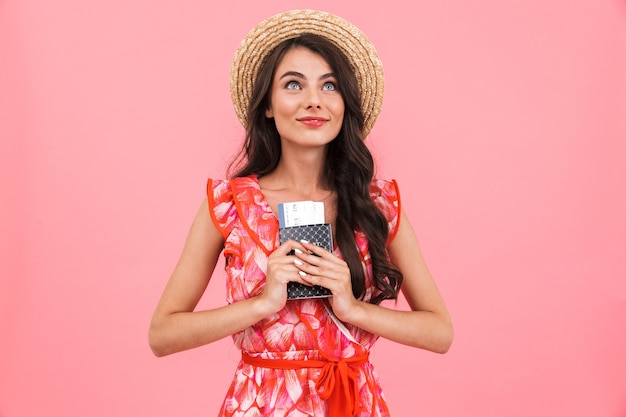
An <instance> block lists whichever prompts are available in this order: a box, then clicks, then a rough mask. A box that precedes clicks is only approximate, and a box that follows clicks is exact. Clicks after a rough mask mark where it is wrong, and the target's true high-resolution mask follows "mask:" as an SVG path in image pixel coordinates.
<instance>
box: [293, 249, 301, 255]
mask: <svg viewBox="0 0 626 417" xmlns="http://www.w3.org/2000/svg"><path fill="white" fill-rule="evenodd" d="M293 251H294V252H295V253H297V254H298V255H302V251H301V250H300V249H294V250H293Z"/></svg>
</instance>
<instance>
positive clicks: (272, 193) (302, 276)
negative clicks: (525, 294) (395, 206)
mask: <svg viewBox="0 0 626 417" xmlns="http://www.w3.org/2000/svg"><path fill="white" fill-rule="evenodd" d="M275 74H276V75H275V78H274V83H273V87H272V91H271V105H270V107H269V108H268V109H267V111H266V116H267V117H273V118H274V119H275V122H276V126H277V129H278V131H279V133H280V135H281V143H282V155H281V160H280V162H279V164H278V166H277V167H276V169H275V170H274V171H272V172H271V173H270V174H268V175H266V176H263V177H262V178H260V179H259V184H260V185H261V191H262V192H263V195H264V197H265V199H266V200H267V202H268V203H269V204H270V207H271V208H272V210H274V213H276V211H277V205H278V203H280V202H284V201H300V200H315V201H324V203H325V204H324V206H325V209H326V213H325V214H326V220H327V221H329V222H330V223H331V224H332V225H333V226H334V223H335V219H336V212H335V195H334V193H333V192H332V190H330V189H328V187H327V186H326V184H325V182H324V179H323V176H322V167H323V165H324V158H325V155H326V145H327V144H328V143H329V142H330V141H332V140H333V139H334V138H335V137H336V136H337V133H338V132H339V130H340V128H341V123H342V120H343V113H344V103H343V99H342V97H341V94H340V93H339V91H338V89H337V88H336V87H337V86H336V80H335V78H334V77H333V76H332V70H331V69H330V66H329V65H328V63H327V62H326V61H325V60H324V59H323V58H322V57H321V56H319V55H317V54H315V53H313V52H311V51H309V50H308V49H305V48H294V49H292V50H290V51H288V52H287V53H286V54H285V56H284V57H283V59H282V60H281V62H280V63H279V64H278V67H277V69H276V72H275ZM307 118H308V119H307ZM333 229H334V228H333ZM223 245H224V241H223V237H222V235H221V234H220V232H219V231H218V229H217V228H216V227H215V225H214V224H213V222H212V220H211V218H210V214H209V211H208V209H207V201H206V199H205V200H204V201H203V202H202V204H201V205H200V209H199V210H198V213H197V214H196V217H195V219H194V221H193V224H192V226H191V229H190V231H189V234H188V237H187V240H186V242H185V246H184V248H183V251H182V254H181V256H180V259H179V261H178V263H177V265H176V267H175V268H174V271H173V272H172V275H171V277H170V279H169V281H168V283H167V286H166V288H165V290H164V292H163V294H162V296H161V299H160V300H159V303H158V305H157V307H156V310H155V312H154V315H153V318H152V322H151V324H150V330H149V343H150V346H151V348H152V350H153V352H154V354H155V355H156V356H164V355H168V354H171V353H175V352H179V351H182V350H186V349H191V348H194V347H198V346H202V345H205V344H208V343H211V342H214V341H216V340H219V339H222V338H224V337H227V336H230V335H232V334H233V333H236V332H239V331H241V330H243V329H245V328H247V327H249V326H251V325H253V324H254V323H256V322H258V321H259V320H262V319H264V318H266V317H268V316H270V315H271V314H274V313H275V312H277V311H280V310H281V309H282V308H283V307H284V306H285V304H286V303H287V283H288V282H289V281H295V282H301V283H304V284H308V285H313V284H317V285H322V286H324V287H326V288H328V289H330V290H331V291H332V294H333V295H332V297H330V298H329V301H330V304H331V306H332V308H333V311H334V313H335V315H336V316H337V317H338V318H339V319H340V320H341V321H343V322H346V323H351V324H353V325H355V326H358V327H361V328H362V329H365V330H367V331H369V332H372V333H375V334H378V335H380V336H382V337H385V338H387V339H390V340H393V341H396V342H398V343H402V344H405V345H409V346H414V347H418V348H422V349H427V350H430V351H433V352H439V353H445V352H446V351H447V350H448V349H449V347H450V345H451V343H452V339H453V329H452V324H451V320H450V315H449V314H448V311H447V309H446V306H445V304H444V301H443V299H442V297H441V295H440V293H439V291H438V289H437V286H436V285H435V282H434V280H433V278H432V276H431V273H430V271H429V270H428V267H427V266H426V263H425V262H424V259H423V256H422V253H421V250H420V248H419V244H418V241H417V238H416V236H415V233H414V231H413V228H412V226H411V224H410V223H409V220H408V218H407V217H406V215H405V213H404V212H402V213H401V218H400V222H399V229H398V232H397V234H396V237H395V238H394V239H393V241H392V242H391V244H390V245H389V247H388V251H389V256H390V258H391V260H392V261H393V263H394V264H395V265H396V266H397V267H398V268H399V269H400V270H401V271H402V273H403V275H404V281H403V284H402V292H403V294H404V296H405V298H406V300H407V301H408V304H409V306H410V308H411V310H410V311H399V310H392V309H389V308H386V307H383V306H380V305H373V304H369V303H365V302H362V301H359V300H357V299H355V298H354V296H353V294H352V287H351V283H350V270H349V269H348V266H347V265H346V263H345V262H344V261H343V260H342V259H340V258H338V257H337V256H335V255H334V254H332V253H330V252H328V251H326V250H324V249H322V248H319V247H317V246H315V245H311V244H308V243H303V242H294V241H288V242H286V243H284V244H283V245H281V246H279V247H278V248H277V249H276V250H275V251H274V252H273V253H272V254H271V255H270V256H269V259H268V263H267V271H266V283H265V288H264V290H263V292H262V293H261V294H259V295H258V296H256V297H253V298H250V299H246V300H242V301H238V302H235V303H233V304H229V305H227V306H224V307H220V308H216V309H211V310H205V311H194V309H195V307H196V305H197V303H198V301H199V300H200V297H201V296H202V294H203V293H204V292H205V290H206V288H207V285H208V284H209V281H210V278H211V275H212V274H213V271H214V268H215V265H216V263H217V261H218V258H219V255H220V253H221V252H222V249H223ZM292 249H294V250H296V255H295V257H294V256H288V255H287V254H288V253H289V252H290V251H291V250H292ZM313 254H315V255H317V256H314V255H313Z"/></svg>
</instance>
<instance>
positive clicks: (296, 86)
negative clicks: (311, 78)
mask: <svg viewBox="0 0 626 417" xmlns="http://www.w3.org/2000/svg"><path fill="white" fill-rule="evenodd" d="M285 88H286V89H287V90H298V89H299V88H300V84H299V83H298V82H297V81H289V82H288V83H287V84H286V85H285Z"/></svg>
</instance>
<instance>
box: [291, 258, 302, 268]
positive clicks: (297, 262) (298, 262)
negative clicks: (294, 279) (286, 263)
mask: <svg viewBox="0 0 626 417" xmlns="http://www.w3.org/2000/svg"><path fill="white" fill-rule="evenodd" d="M293 263H294V264H296V265H298V266H302V262H301V261H300V260H299V259H294V260H293Z"/></svg>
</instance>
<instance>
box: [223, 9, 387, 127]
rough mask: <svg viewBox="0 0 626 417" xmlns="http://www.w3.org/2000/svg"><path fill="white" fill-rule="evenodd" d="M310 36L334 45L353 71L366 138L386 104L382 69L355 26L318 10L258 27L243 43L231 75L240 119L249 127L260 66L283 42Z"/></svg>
mask: <svg viewBox="0 0 626 417" xmlns="http://www.w3.org/2000/svg"><path fill="white" fill-rule="evenodd" d="M305 33H309V34H314V35H319V36H323V37H324V38H326V39H328V40H329V41H331V42H333V43H334V44H335V45H337V46H338V47H339V49H340V50H341V51H342V52H343V53H344V54H345V55H346V56H347V57H348V60H349V61H350V63H351V64H352V67H353V68H354V72H355V74H356V79H357V82H358V85H359V92H360V95H361V108H362V109H363V116H364V125H363V137H366V136H367V135H368V133H369V132H370V130H371V129H372V127H373V126H374V123H375V122H376V118H377V117H378V114H379V113H380V109H381V107H382V101H383V92H384V79H383V67H382V63H381V62H380V59H379V58H378V54H377V53H376V50H375V49H374V45H372V43H371V42H370V41H369V40H368V39H367V37H365V35H364V34H363V32H361V31H360V30H359V29H358V28H357V27H356V26H354V25H353V24H352V23H350V22H348V21H346V20H344V19H342V18H340V17H338V16H335V15H333V14H330V13H326V12H321V11H317V10H292V11H289V12H285V13H281V14H278V15H276V16H272V17H270V18H269V19H267V20H264V21H263V22H261V23H259V24H258V25H257V26H256V27H255V28H254V29H252V30H251V31H250V32H249V33H248V35H247V36H246V37H245V38H244V39H243V41H241V44H240V45H239V48H238V49H237V51H236V52H235V57H234V59H233V64H232V67H231V71H230V95H231V99H232V101H233V105H234V107H235V112H236V113H237V117H238V118H239V120H240V121H241V123H242V124H243V126H244V127H247V110H248V103H249V102H250V98H251V96H252V89H253V86H254V81H255V80H256V77H257V74H258V73H259V69H260V67H261V64H262V63H263V62H264V61H265V59H266V58H267V56H268V55H269V54H270V52H271V51H272V50H273V49H274V48H275V47H276V46H278V44H280V43H281V42H282V41H284V40H287V39H291V38H295V37H297V36H299V35H302V34H305Z"/></svg>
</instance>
